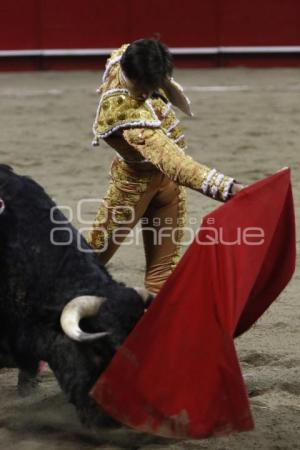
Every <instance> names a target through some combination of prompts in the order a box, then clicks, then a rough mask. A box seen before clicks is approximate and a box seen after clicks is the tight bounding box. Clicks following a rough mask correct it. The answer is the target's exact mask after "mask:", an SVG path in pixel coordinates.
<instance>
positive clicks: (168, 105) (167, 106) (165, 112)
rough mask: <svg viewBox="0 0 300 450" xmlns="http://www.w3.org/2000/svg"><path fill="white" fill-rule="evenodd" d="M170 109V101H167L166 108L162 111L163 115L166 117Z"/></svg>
mask: <svg viewBox="0 0 300 450" xmlns="http://www.w3.org/2000/svg"><path fill="white" fill-rule="evenodd" d="M171 109H172V103H170V102H169V103H167V105H166V108H165V110H164V112H163V113H162V116H163V117H166V115H167V114H168V112H170V110H171Z"/></svg>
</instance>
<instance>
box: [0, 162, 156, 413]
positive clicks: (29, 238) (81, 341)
mask: <svg viewBox="0 0 300 450" xmlns="http://www.w3.org/2000/svg"><path fill="white" fill-rule="evenodd" d="M0 203H1V204H0V348H1V347H2V348H5V349H6V352H7V353H8V354H9V355H10V357H11V358H12V359H13V361H14V362H15V364H16V366H17V367H19V369H20V373H21V374H22V373H23V374H27V375H28V376H31V377H34V376H35V375H36V373H37V368H38V362H39V361H40V360H44V361H47V362H48V364H49V366H50V368H51V369H52V371H53V372H54V374H55V376H56V378H57V380H58V382H59V384H60V386H61V388H62V390H63V391H64V392H65V394H66V395H67V398H68V399H69V401H70V402H71V403H73V404H74V405H75V406H76V408H77V410H78V412H79V415H80V417H81V419H82V420H83V421H85V422H90V421H92V422H93V421H95V420H96V421H98V422H99V418H100V419H101V418H102V419H103V420H105V416H103V417H102V416H101V413H100V412H99V414H98V413H97V414H96V408H95V405H94V404H93V402H92V400H91V399H90V398H89V396H88V392H89V390H90V388H91V387H92V386H93V384H94V383H95V381H96V380H97V378H98V377H99V375H100V374H101V372H102V371H103V370H104V369H105V368H106V367H107V365H108V363H109V362H110V360H111V358H112V357H113V355H114V353H115V352H116V349H117V348H118V347H119V346H120V344H121V343H122V342H123V341H124V339H125V338H126V336H127V335H128V334H129V332H130V331H131V330H132V329H133V327H134V326H135V324H136V323H137V321H138V320H139V318H140V317H141V316H142V315H143V312H144V307H145V301H146V298H145V295H144V294H143V295H139V294H138V293H137V292H136V291H135V290H134V289H132V288H128V287H126V286H125V285H123V284H121V283H117V282H116V281H114V280H113V278H112V277H111V276H110V275H109V273H108V272H107V271H106V269H105V268H104V267H103V266H102V265H101V264H100V262H99V261H98V257H97V255H96V254H95V253H93V252H91V251H90V247H89V246H88V244H87V242H86V241H85V239H84V238H83V237H82V236H81V235H79V233H78V231H77V230H76V229H75V228H74V227H72V225H70V224H69V223H67V224H66V223H62V222H66V218H65V216H64V215H63V214H62V212H61V211H59V210H58V208H56V207H55V203H54V202H53V201H52V200H51V199H50V197H49V196H48V195H47V194H46V193H45V191H44V190H43V189H42V187H41V186H39V185H38V184H37V183H36V182H34V181H33V180H32V179H30V178H28V177H24V176H19V175H17V174H15V173H14V172H13V171H12V169H11V168H9V167H8V166H5V165H0ZM51 211H52V216H53V217H52V218H51ZM54 222H55V223H54ZM54 228H56V231H55V242H56V243H57V244H59V243H60V241H61V243H65V241H66V239H69V236H70V235H71V236H72V242H71V243H70V244H68V245H57V244H56V245H54V244H53V243H51V239H50V237H51V230H53V229H54ZM66 228H67V229H68V233H67V237H66V231H65V229H66ZM78 243H79V244H80V247H79V248H80V249H79V248H78ZM78 297H80V298H79V299H78ZM72 299H75V300H74V301H73V303H74V302H75V305H73V304H72V302H71V303H70V301H71V300H72ZM103 299H106V300H105V301H103ZM90 300H92V303H94V304H93V305H92V306H91V309H90V310H88V308H87V310H86V311H84V313H82V311H81V313H80V315H79V316H78V304H77V303H78V302H79V303H80V302H81V301H83V303H84V304H85V303H89V301H90ZM147 300H148V299H147ZM95 302H96V304H95ZM102 302H103V304H101V303H102ZM67 304H68V306H69V307H70V305H71V307H70V308H69V309H70V311H69V310H67V311H66V309H68V307H67V308H65V306H66V305H67ZM100 304H101V306H100V308H99V305H100ZM86 306H87V305H85V306H84V308H85V309H86ZM64 308H65V310H64ZM84 308H83V309H84ZM98 308H99V310H98ZM63 310H64V319H62V317H61V316H62V312H63ZM84 316H85V318H83V320H81V321H80V328H79V326H78V324H79V320H80V319H81V318H82V317H84ZM87 316H90V317H88V318H87ZM76 320H77V324H76V323H75V322H76ZM68 327H69V329H68V331H69V332H68V331H66V329H67V328H68ZM71 328H72V329H71ZM105 332H109V334H105ZM66 333H67V334H68V336H67V334H66ZM86 333H90V334H86ZM94 333H100V334H99V336H100V338H99V337H98V339H94V336H95V335H94ZM101 333H102V334H101ZM91 334H93V336H91ZM91 337H92V339H91Z"/></svg>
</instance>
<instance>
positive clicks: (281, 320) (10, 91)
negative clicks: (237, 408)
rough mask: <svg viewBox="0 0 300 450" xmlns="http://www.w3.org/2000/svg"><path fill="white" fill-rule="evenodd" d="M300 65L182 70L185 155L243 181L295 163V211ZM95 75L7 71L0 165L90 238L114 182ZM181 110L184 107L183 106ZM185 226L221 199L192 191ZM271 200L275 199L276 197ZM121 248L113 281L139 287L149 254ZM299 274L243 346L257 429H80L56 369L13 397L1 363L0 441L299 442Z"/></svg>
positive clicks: (27, 447) (35, 445)
mask: <svg viewBox="0 0 300 450" xmlns="http://www.w3.org/2000/svg"><path fill="white" fill-rule="evenodd" d="M299 75H300V70H299V69H268V70H257V69H256V70H254V69H252V70H251V69H242V68H241V69H213V70H201V71H200V70H177V73H176V77H177V79H178V80H179V81H180V82H181V83H182V84H183V85H184V86H185V87H186V92H187V94H188V95H189V97H190V98H191V99H192V105H193V110H194V112H195V117H194V118H193V119H188V118H185V117H182V122H183V126H184V128H185V134H186V137H187V139H188V142H189V153H190V154H191V155H192V156H193V157H194V158H195V159H197V160H198V161H200V162H202V163H205V164H207V165H210V166H215V167H217V168H218V169H219V170H222V171H224V172H225V173H226V174H228V175H229V174H230V175H233V176H234V177H235V178H236V179H238V180H240V181H242V182H245V183H251V182H253V181H255V180H258V179H259V178H262V177H264V176H266V175H268V174H271V173H272V172H274V171H276V170H278V169H280V168H282V167H284V166H290V167H291V168H292V170H293V174H292V175H293V188H294V198H295V208H296V217H297V219H299V214H300V205H299V201H300V176H299V162H300V157H299V147H300V82H299ZM100 79H101V73H100V72H99V73H98V72H35V73H2V74H0V100H1V101H0V113H1V133H0V142H1V144H0V162H1V163H7V164H10V165H12V166H13V167H14V169H15V170H16V171H18V172H19V173H21V174H27V175H30V176H32V177H33V178H34V179H35V180H37V181H38V182H39V183H41V184H42V185H43V186H44V188H45V189H46V190H47V192H48V193H49V194H50V195H51V196H52V197H54V198H55V200H56V202H57V203H58V204H59V205H62V206H65V209H64V212H65V213H66V214H67V215H68V216H69V218H70V220H72V222H73V223H74V225H76V226H77V227H78V228H81V229H82V232H83V233H84V234H86V229H85V228H86V227H88V225H86V224H85V223H82V222H83V221H82V219H83V220H85V221H92V220H93V217H94V215H95V212H96V208H97V201H96V200H94V201H91V202H89V203H85V204H84V207H83V208H82V210H81V215H82V217H81V218H80V217H78V216H77V214H76V207H77V204H78V202H79V201H80V200H81V199H83V198H88V199H91V198H92V199H100V198H102V197H103V195H104V193H105V191H106V187H107V184H108V181H109V176H108V172H109V167H110V162H111V160H112V158H113V151H112V150H111V149H109V148H108V147H107V146H106V145H105V144H101V145H100V147H96V148H94V149H93V148H92V147H91V145H90V142H91V140H92V132H91V127H92V123H93V120H94V115H95V110H96V106H97V101H98V97H97V94H96V92H95V89H96V88H97V86H98V84H99V83H100ZM179 116H181V114H179ZM188 201H189V203H188V212H189V224H190V225H191V227H194V229H196V227H197V225H198V224H199V222H200V219H201V217H202V216H203V215H205V214H206V213H207V212H208V211H211V210H212V209H214V208H215V207H216V206H217V204H216V203H215V202H214V201H213V200H211V199H208V198H206V197H204V196H201V195H199V194H198V193H196V192H193V191H189V192H188ZM274 201H276V199H274ZM137 241H138V242H137V245H131V246H130V247H128V246H123V247H122V248H121V249H120V250H119V251H118V253H117V254H116V255H115V256H114V258H113V259H112V260H111V262H110V263H109V265H108V268H109V270H110V272H111V273H112V274H113V276H114V277H115V278H116V279H119V280H122V281H125V282H126V283H128V284H130V285H141V284H142V283H143V273H144V255H143V249H142V244H141V242H140V239H137ZM299 290H300V274H299V271H298V272H296V274H295V276H294V278H293V280H292V282H291V283H290V284H289V286H288V287H287V289H285V291H284V292H283V293H282V295H281V296H280V298H279V299H278V300H277V301H276V302H275V303H274V304H273V305H272V306H271V308H270V309H269V310H268V311H267V313H266V314H265V315H264V316H263V317H262V318H261V319H260V320H259V322H258V323H257V325H256V326H255V327H253V328H252V329H251V330H250V331H249V332H248V333H246V334H245V335H244V336H242V337H241V338H240V339H238V340H237V342H236V345H237V349H238V353H239V358H240V361H241V366H242V369H243V373H244V376H245V380H246V383H247V385H248V389H249V391H251V392H252V397H251V406H252V411H253V415H254V418H255V422H256V428H255V430H254V431H253V432H250V433H240V434H235V435H232V436H229V437H225V438H224V437H223V438H218V439H209V440H202V441H200V440H199V441H195V440H184V441H174V440H168V439H161V438H157V437H153V436H147V435H143V434H139V433H135V432H133V431H131V430H128V429H126V428H121V429H119V430H115V431H111V430H98V431H97V432H91V431H89V430H85V429H84V428H83V427H82V426H81V425H80V423H79V421H78V419H77V416H76V414H75V411H74V408H73V407H72V405H69V404H67V402H66V400H65V398H64V396H63V395H62V393H61V391H60V389H59V388H58V386H57V383H56V381H55V379H54V377H53V375H52V373H51V371H50V370H46V371H45V372H44V373H43V374H42V382H41V384H40V386H39V389H38V392H37V393H36V394H35V395H34V396H32V397H29V398H26V399H23V398H19V397H18V395H17V393H16V376H17V374H16V371H15V370H13V369H2V370H0V386H1V403H0V448H1V449H18V450H40V449H61V450H69V449H70V450H71V449H72V450H79V449H87V450H94V449H102V450H104V449H105V450H118V449H119V450H120V449H128V450H137V449H139V450H163V449H164V450H167V449H168V450H179V449H180V450H181V449H182V450H200V449H213V450H250V449H251V450H253V449H256V450H271V449H274V450H275V449H276V450H279V449H280V450H286V449H300V327H299V323H300V309H299V294H298V292H299Z"/></svg>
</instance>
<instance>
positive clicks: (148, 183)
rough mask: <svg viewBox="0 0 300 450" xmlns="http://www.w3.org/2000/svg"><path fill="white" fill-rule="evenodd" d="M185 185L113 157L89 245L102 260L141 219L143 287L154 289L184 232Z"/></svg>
mask: <svg viewBox="0 0 300 450" xmlns="http://www.w3.org/2000/svg"><path fill="white" fill-rule="evenodd" d="M185 197H186V195H185V188H184V187H182V186H178V185H177V184H176V183H174V182H173V181H171V180H170V179H169V178H168V177H167V176H166V175H164V174H163V173H162V172H160V171H159V170H158V169H156V168H155V167H154V166H152V165H151V168H150V169H149V166H148V168H145V166H144V164H141V163H139V164H138V163H135V164H127V163H126V162H125V161H124V160H121V159H119V158H118V157H117V158H115V159H114V161H113V163H112V166H111V183H110V186H109V189H108V191H107V193H106V196H105V198H104V199H103V201H102V203H101V205H100V208H99V210H98V212H97V215H96V219H95V222H94V224H93V227H92V230H91V232H90V234H89V238H88V240H89V244H90V245H91V246H92V248H93V249H94V250H96V251H97V253H98V254H99V258H100V261H101V262H102V263H103V264H106V263H107V262H108V261H109V260H110V258H111V257H112V256H113V254H114V253H115V251H116V250H117V249H118V247H119V246H120V245H121V243H122V242H123V241H124V240H125V238H126V237H128V235H129V233H132V229H133V227H134V226H135V225H136V224H137V222H138V221H141V229H142V236H143V244H144V249H145V256H146V274H145V287H146V288H147V289H148V290H149V291H150V292H153V293H157V292H158V291H159V290H160V288H161V286H162V285H163V283H164V282H165V281H166V279H167V278H168V276H169V275H170V274H171V272H172V270H173V269H174V267H175V265H176V263H177V261H178V259H179V256H180V254H179V252H180V244H181V241H182V238H183V234H184V226H185V217H186V206H185Z"/></svg>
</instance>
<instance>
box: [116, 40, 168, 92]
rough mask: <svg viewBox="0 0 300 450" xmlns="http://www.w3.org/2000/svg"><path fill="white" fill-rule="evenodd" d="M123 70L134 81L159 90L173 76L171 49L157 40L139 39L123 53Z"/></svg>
mask: <svg viewBox="0 0 300 450" xmlns="http://www.w3.org/2000/svg"><path fill="white" fill-rule="evenodd" d="M121 67H122V70H123V72H124V74H125V76H127V78H129V79H130V80H132V81H137V82H139V83H140V84H142V85H145V86H148V87H151V88H158V87H160V86H162V85H163V83H164V80H165V78H166V77H167V76H171V75H172V71H173V61H172V55H171V53H170V51H169V49H168V48H167V47H166V45H164V44H163V43H162V42H160V41H158V40H157V39H139V40H137V41H134V42H132V43H131V44H130V45H129V46H128V47H127V49H126V51H125V52H124V53H123V56H122V59H121Z"/></svg>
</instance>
